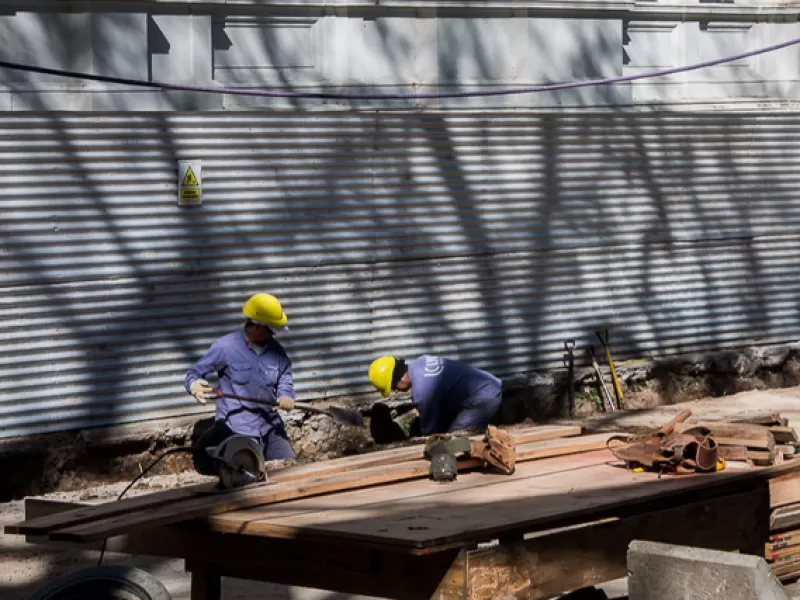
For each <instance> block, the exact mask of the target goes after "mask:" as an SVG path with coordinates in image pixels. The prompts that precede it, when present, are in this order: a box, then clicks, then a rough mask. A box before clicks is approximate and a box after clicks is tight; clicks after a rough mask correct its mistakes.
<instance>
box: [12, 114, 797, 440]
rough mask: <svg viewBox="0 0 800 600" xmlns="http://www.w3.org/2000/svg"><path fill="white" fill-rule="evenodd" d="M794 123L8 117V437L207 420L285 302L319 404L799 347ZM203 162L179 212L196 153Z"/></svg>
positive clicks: (305, 387) (572, 117)
mask: <svg viewBox="0 0 800 600" xmlns="http://www.w3.org/2000/svg"><path fill="white" fill-rule="evenodd" d="M798 133H800V114H788V113H784V114H774V115H761V116H759V115H753V114H738V115H736V114H707V113H706V114H690V113H672V114H651V113H648V114H644V113H630V114H621V113H608V114H602V113H596V112H595V113H590V112H587V113H581V114H578V113H563V114H542V113H534V112H530V113H529V112H525V113H520V112H518V113H502V112H498V113H495V114H488V113H480V114H470V113H450V114H430V113H424V114H392V113H385V114H376V113H363V114H359V113H352V112H350V113H344V112H336V113H314V112H311V113H233V114H231V113H209V114H191V115H166V114H153V113H148V114H105V115H97V114H94V115H92V114H88V115H79V114H75V113H73V114H35V113H34V114H31V113H25V114H22V113H17V114H10V113H5V114H2V115H0V209H1V210H0V232H2V239H3V244H2V254H0V289H2V293H1V294H0V307H1V308H2V311H0V379H2V381H3V382H4V388H5V390H6V393H5V394H3V397H2V399H0V436H4V437H7V436H12V435H19V434H23V433H35V432H45V431H54V430H62V429H69V428H76V427H81V426H87V425H96V424H107V423H120V422H127V421H136V420H141V419H149V418H160V417H166V416H174V415H179V414H189V413H192V412H198V410H199V408H198V407H197V406H196V405H195V404H194V403H193V401H192V400H191V398H190V397H188V396H187V395H186V394H185V392H184V391H183V389H182V380H183V374H184V372H185V370H186V368H187V367H188V366H189V365H190V364H192V362H193V361H195V360H196V359H197V358H198V357H199V356H200V355H201V354H202V352H203V351H204V350H205V349H206V347H207V346H208V345H209V344H210V343H211V341H213V340H214V339H215V338H216V337H217V336H219V335H222V334H223V333H226V332H227V331H229V330H231V329H233V328H235V327H237V326H239V324H240V317H239V315H240V312H239V311H240V307H241V304H242V302H243V300H244V299H246V297H247V296H248V295H249V294H251V293H254V292H257V291H262V290H267V291H270V292H272V293H275V294H276V295H278V297H279V298H281V300H282V301H283V303H284V305H285V308H286V310H287V313H288V314H289V316H290V319H291V325H292V331H291V332H290V333H289V334H288V335H287V336H286V337H285V338H284V343H285V345H286V347H287V349H288V350H289V352H290V355H291V356H292V358H293V360H294V363H295V373H296V381H297V387H298V391H299V393H300V396H301V397H302V398H304V399H309V398H319V397H324V396H337V395H351V394H353V395H355V394H361V393H367V392H369V387H368V385H367V384H366V368H367V366H368V364H369V361H370V360H371V359H372V358H373V357H375V356H377V355H379V354H381V353H385V352H395V353H399V354H403V355H413V354H415V353H420V352H423V351H431V352H437V353H442V354H445V355H450V356H454V357H458V358H462V359H464V360H466V361H469V362H472V363H474V364H476V365H479V366H481V367H485V368H489V369H491V370H493V371H494V372H496V373H498V374H499V375H509V374H513V373H522V372H528V371H531V370H534V369H544V368H552V367H559V366H561V355H562V348H563V342H564V340H566V339H570V338H572V339H576V340H577V341H578V344H579V346H580V345H582V342H588V341H591V340H592V339H593V336H594V330H595V329H596V328H597V327H598V326H610V327H611V329H612V342H613V344H614V351H615V358H618V359H620V360H621V359H625V358H634V357H639V356H642V355H656V354H667V353H674V352H680V351H688V350H703V349H714V348H721V347H725V346H733V345H740V344H744V343H749V342H753V341H782V340H794V339H796V338H797V337H798V323H800V321H799V320H798V310H799V308H798V302H797V296H798V290H800V270H798V269H797V264H798V261H799V259H800V199H798V197H797V192H796V188H797V183H798V181H800V142H798V141H797V140H798ZM186 158H200V159H202V160H203V176H204V180H203V185H204V196H205V201H204V205H203V206H202V208H200V209H181V208H179V207H178V206H177V201H176V189H175V178H176V161H177V160H178V159H186Z"/></svg>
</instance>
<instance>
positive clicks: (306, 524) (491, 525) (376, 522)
mask: <svg viewBox="0 0 800 600" xmlns="http://www.w3.org/2000/svg"><path fill="white" fill-rule="evenodd" d="M747 473H751V472H741V471H740V472H721V473H715V474H708V475H690V476H672V477H671V476H665V477H662V478H661V479H659V478H658V476H657V475H654V474H651V473H633V472H631V471H629V470H626V469H624V468H620V467H619V466H616V465H615V464H614V459H613V457H612V456H611V454H610V453H609V452H607V451H597V452H590V453H586V454H581V455H575V456H570V457H561V458H553V459H546V460H541V461H534V462H531V463H523V464H520V465H518V468H517V472H516V473H515V474H514V476H512V477H507V476H502V475H490V474H485V473H481V474H477V473H475V474H469V475H464V476H459V478H458V480H457V481H455V482H452V483H449V484H436V483H433V482H430V481H427V480H426V481H415V482H407V483H405V484H402V485H389V486H384V487H382V488H379V489H372V490H364V491H361V492H349V493H342V494H336V495H333V496H325V497H316V498H308V499H305V500H299V501H293V502H288V503H285V504H282V505H276V506H266V507H255V508H252V509H248V510H242V511H234V512H229V513H226V514H221V515H217V516H214V517H211V518H210V519H208V524H209V527H211V528H212V529H214V530H217V531H223V532H239V533H247V534H251V535H268V536H275V537H287V538H296V539H301V538H305V539H326V538H328V539H330V538H335V539H349V540H352V541H353V542H363V543H367V542H370V543H379V544H388V545H392V546H399V547H407V548H416V549H422V548H427V549H429V550H430V549H435V548H439V547H442V548H446V547H451V546H452V545H454V544H464V543H468V542H470V541H475V540H478V541H480V540H486V539H491V538H492V537H496V536H500V535H506V534H511V533H514V532H518V531H532V530H535V529H541V528H545V527H548V526H551V525H552V524H553V523H556V522H558V521H565V520H570V519H572V520H578V519H581V518H583V517H586V516H591V517H594V516H596V515H600V514H606V513H610V512H614V511H620V510H623V509H625V508H626V507H633V506H636V505H637V504H642V503H644V502H647V501H649V500H653V499H656V498H659V497H664V496H669V495H677V494H680V493H682V492H687V491H692V492H696V491H699V490H702V489H703V488H706V487H713V486H715V485H721V484H723V483H725V482H727V481H729V480H731V479H734V478H736V477H740V476H742V475H746V474H747ZM765 539H766V536H764V537H762V538H761V540H760V541H761V542H762V543H763V541H764V540H765Z"/></svg>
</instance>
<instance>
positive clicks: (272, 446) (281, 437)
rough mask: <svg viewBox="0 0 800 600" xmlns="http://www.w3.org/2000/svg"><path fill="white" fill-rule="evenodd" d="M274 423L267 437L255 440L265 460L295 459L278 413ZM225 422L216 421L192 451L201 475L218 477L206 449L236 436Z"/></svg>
mask: <svg viewBox="0 0 800 600" xmlns="http://www.w3.org/2000/svg"><path fill="white" fill-rule="evenodd" d="M274 414H275V416H274V421H273V426H272V428H271V429H270V430H269V431H268V432H267V434H266V435H264V436H263V437H261V438H260V439H259V438H257V437H254V438H253V439H254V440H255V441H256V442H257V443H258V445H259V446H260V447H261V452H262V454H263V455H264V459H265V460H282V459H285V458H295V456H296V455H295V453H294V450H293V449H292V444H291V443H290V442H289V437H288V436H287V435H286V428H285V427H284V425H283V421H281V419H280V417H279V416H278V415H277V413H274ZM235 433H236V432H234V431H233V429H231V428H230V427H228V425H227V424H226V423H225V421H214V424H213V425H212V426H211V427H210V428H209V430H208V431H206V432H205V433H204V434H203V435H202V436H201V437H200V439H199V440H197V443H196V444H195V445H194V449H193V450H192V460H193V461H194V468H195V469H196V470H197V472H198V473H200V474H201V475H216V474H217V468H216V465H215V464H214V461H213V460H212V458H211V457H210V456H209V455H208V452H206V448H212V447H214V446H218V445H220V444H221V443H222V442H224V441H225V440H227V439H228V438H229V437H230V436H232V435H235Z"/></svg>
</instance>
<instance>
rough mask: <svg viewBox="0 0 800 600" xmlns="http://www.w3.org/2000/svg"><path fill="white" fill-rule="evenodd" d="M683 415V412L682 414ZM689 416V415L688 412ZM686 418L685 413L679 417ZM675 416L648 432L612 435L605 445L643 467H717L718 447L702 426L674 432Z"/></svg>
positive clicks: (697, 469)
mask: <svg viewBox="0 0 800 600" xmlns="http://www.w3.org/2000/svg"><path fill="white" fill-rule="evenodd" d="M681 416H682V415H681ZM687 417H688V415H687ZM681 420H683V421H685V420H686V417H685V418H683V419H681ZM678 422H680V421H678V420H674V421H672V422H671V423H669V424H668V425H667V426H665V427H662V428H661V429H659V430H657V431H654V432H652V433H650V434H645V435H639V436H631V437H623V436H614V437H612V438H610V439H609V440H608V442H607V443H606V446H607V447H608V449H609V450H611V452H612V453H613V454H614V456H616V457H617V458H618V459H619V460H622V461H624V462H625V463H626V465H627V466H628V467H632V468H635V467H643V468H646V469H653V470H657V471H671V472H674V473H679V474H684V473H698V472H699V473H707V472H713V471H715V470H716V469H717V459H718V457H719V447H718V445H717V442H716V440H714V438H713V437H711V431H710V430H709V429H707V428H705V427H692V428H690V429H687V430H685V431H683V432H680V433H677V432H676V431H675V425H676V424H677V423H678Z"/></svg>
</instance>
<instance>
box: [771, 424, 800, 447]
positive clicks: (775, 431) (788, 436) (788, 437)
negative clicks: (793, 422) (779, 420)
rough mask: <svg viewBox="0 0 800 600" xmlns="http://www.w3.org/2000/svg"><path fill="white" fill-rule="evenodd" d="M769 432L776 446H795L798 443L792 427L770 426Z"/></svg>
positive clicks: (798, 439) (799, 439)
mask: <svg viewBox="0 0 800 600" xmlns="http://www.w3.org/2000/svg"><path fill="white" fill-rule="evenodd" d="M769 430H770V432H771V433H772V436H773V437H774V438H775V442H776V443H778V444H796V443H797V442H799V441H800V438H798V437H797V432H796V431H795V429H794V427H779V426H772V427H770V428H769Z"/></svg>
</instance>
